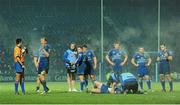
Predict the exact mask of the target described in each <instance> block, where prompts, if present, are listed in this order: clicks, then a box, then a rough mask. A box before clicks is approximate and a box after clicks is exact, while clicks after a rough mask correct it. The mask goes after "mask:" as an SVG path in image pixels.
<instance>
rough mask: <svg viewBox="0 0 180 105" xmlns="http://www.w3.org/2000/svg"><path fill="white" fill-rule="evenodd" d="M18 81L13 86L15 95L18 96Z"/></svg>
mask: <svg viewBox="0 0 180 105" xmlns="http://www.w3.org/2000/svg"><path fill="white" fill-rule="evenodd" d="M18 84H19V83H18V81H15V84H14V86H15V94H18Z"/></svg>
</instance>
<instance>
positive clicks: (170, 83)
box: [169, 81, 173, 92]
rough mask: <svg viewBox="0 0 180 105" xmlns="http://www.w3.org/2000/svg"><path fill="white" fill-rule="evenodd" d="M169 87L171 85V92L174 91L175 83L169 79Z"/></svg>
mask: <svg viewBox="0 0 180 105" xmlns="http://www.w3.org/2000/svg"><path fill="white" fill-rule="evenodd" d="M169 87H170V92H171V91H173V83H172V81H169Z"/></svg>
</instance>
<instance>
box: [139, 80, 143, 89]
mask: <svg viewBox="0 0 180 105" xmlns="http://www.w3.org/2000/svg"><path fill="white" fill-rule="evenodd" d="M139 85H140V88H141V89H143V81H142V80H139Z"/></svg>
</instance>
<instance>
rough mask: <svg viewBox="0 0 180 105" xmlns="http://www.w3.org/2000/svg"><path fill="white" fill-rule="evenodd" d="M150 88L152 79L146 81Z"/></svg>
mask: <svg viewBox="0 0 180 105" xmlns="http://www.w3.org/2000/svg"><path fill="white" fill-rule="evenodd" d="M146 83H147V86H148V89H151V80H148V81H146Z"/></svg>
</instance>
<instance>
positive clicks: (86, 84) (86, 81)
mask: <svg viewBox="0 0 180 105" xmlns="http://www.w3.org/2000/svg"><path fill="white" fill-rule="evenodd" d="M85 87H86V88H88V80H87V79H85Z"/></svg>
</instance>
